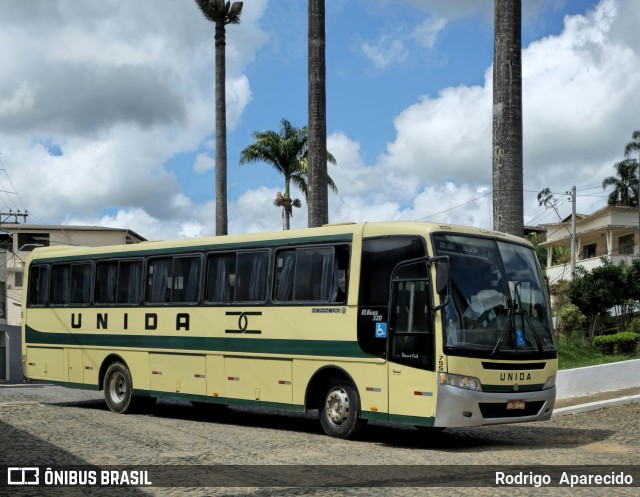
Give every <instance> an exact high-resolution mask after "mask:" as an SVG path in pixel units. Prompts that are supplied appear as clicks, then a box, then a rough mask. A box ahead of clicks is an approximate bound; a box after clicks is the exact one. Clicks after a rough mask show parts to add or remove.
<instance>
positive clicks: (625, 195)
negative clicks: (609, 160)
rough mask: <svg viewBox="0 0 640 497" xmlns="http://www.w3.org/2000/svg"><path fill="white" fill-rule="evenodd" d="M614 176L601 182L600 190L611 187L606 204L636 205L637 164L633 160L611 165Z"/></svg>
mask: <svg viewBox="0 0 640 497" xmlns="http://www.w3.org/2000/svg"><path fill="white" fill-rule="evenodd" d="M627 146H628V145H627ZM613 167H614V169H615V170H616V176H609V177H607V178H605V179H604V180H603V181H602V188H608V187H610V186H613V191H612V192H611V193H610V194H609V198H608V199H607V204H609V205H624V206H627V207H633V206H637V205H638V201H637V199H638V174H637V171H638V164H637V162H636V160H635V159H624V160H621V161H620V162H616V163H615V164H614V165H613Z"/></svg>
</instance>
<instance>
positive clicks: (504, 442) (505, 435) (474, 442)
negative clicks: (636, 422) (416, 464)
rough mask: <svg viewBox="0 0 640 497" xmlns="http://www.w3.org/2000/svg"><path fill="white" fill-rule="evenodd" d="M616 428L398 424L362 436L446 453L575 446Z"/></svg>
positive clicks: (605, 435) (375, 428)
mask: <svg viewBox="0 0 640 497" xmlns="http://www.w3.org/2000/svg"><path fill="white" fill-rule="evenodd" d="M612 434H613V431H610V430H602V429H581V428H559V427H553V426H541V425H537V426H535V427H531V426H527V425H522V424H521V425H502V426H500V427H478V428H464V429H463V428H447V429H444V430H439V429H428V428H427V429H417V430H415V429H412V428H411V427H405V426H402V427H398V426H395V425H387V424H384V425H383V424H377V425H369V426H368V427H367V429H366V430H365V431H364V432H363V433H362V434H361V435H360V437H359V439H360V440H363V441H366V442H371V443H379V444H382V445H385V446H394V447H403V448H415V449H418V448H422V449H432V450H438V451H442V452H453V453H455V452H462V451H464V452H465V453H469V452H482V451H485V450H498V451H499V450H513V449H514V448H519V449H527V450H550V449H551V450H552V449H561V448H563V449H572V448H577V447H581V446H584V445H588V444H592V443H595V442H602V441H603V440H607V439H608V438H610V437H611V436H612Z"/></svg>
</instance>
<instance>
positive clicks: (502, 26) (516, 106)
mask: <svg viewBox="0 0 640 497" xmlns="http://www.w3.org/2000/svg"><path fill="white" fill-rule="evenodd" d="M521 17H522V6H521V0H495V4H494V55H493V227H494V229H495V230H497V231H504V232H506V233H511V234H513V235H516V236H523V235H524V207H523V197H522V185H523V180H522V177H523V172H522V42H521V30H522V28H521Z"/></svg>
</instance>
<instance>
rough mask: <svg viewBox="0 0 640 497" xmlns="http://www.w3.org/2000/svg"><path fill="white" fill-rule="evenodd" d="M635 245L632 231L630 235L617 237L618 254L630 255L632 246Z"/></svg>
mask: <svg viewBox="0 0 640 497" xmlns="http://www.w3.org/2000/svg"><path fill="white" fill-rule="evenodd" d="M634 245H635V241H634V236H633V233H631V234H630V235H624V236H621V237H620V238H618V251H619V252H620V254H625V255H631V254H633V247H634Z"/></svg>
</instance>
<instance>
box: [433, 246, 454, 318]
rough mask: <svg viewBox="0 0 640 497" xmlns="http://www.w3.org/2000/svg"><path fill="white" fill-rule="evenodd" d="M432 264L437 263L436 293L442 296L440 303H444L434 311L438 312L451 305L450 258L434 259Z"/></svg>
mask: <svg viewBox="0 0 640 497" xmlns="http://www.w3.org/2000/svg"><path fill="white" fill-rule="evenodd" d="M430 262H432V263H433V262H435V265H436V293H437V294H438V295H440V302H442V303H441V304H440V305H437V306H435V307H434V308H433V309H432V311H433V312H436V311H439V310H440V309H443V308H445V307H446V306H447V304H448V303H449V257H447V256H443V257H433V258H432V259H431V260H430Z"/></svg>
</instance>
